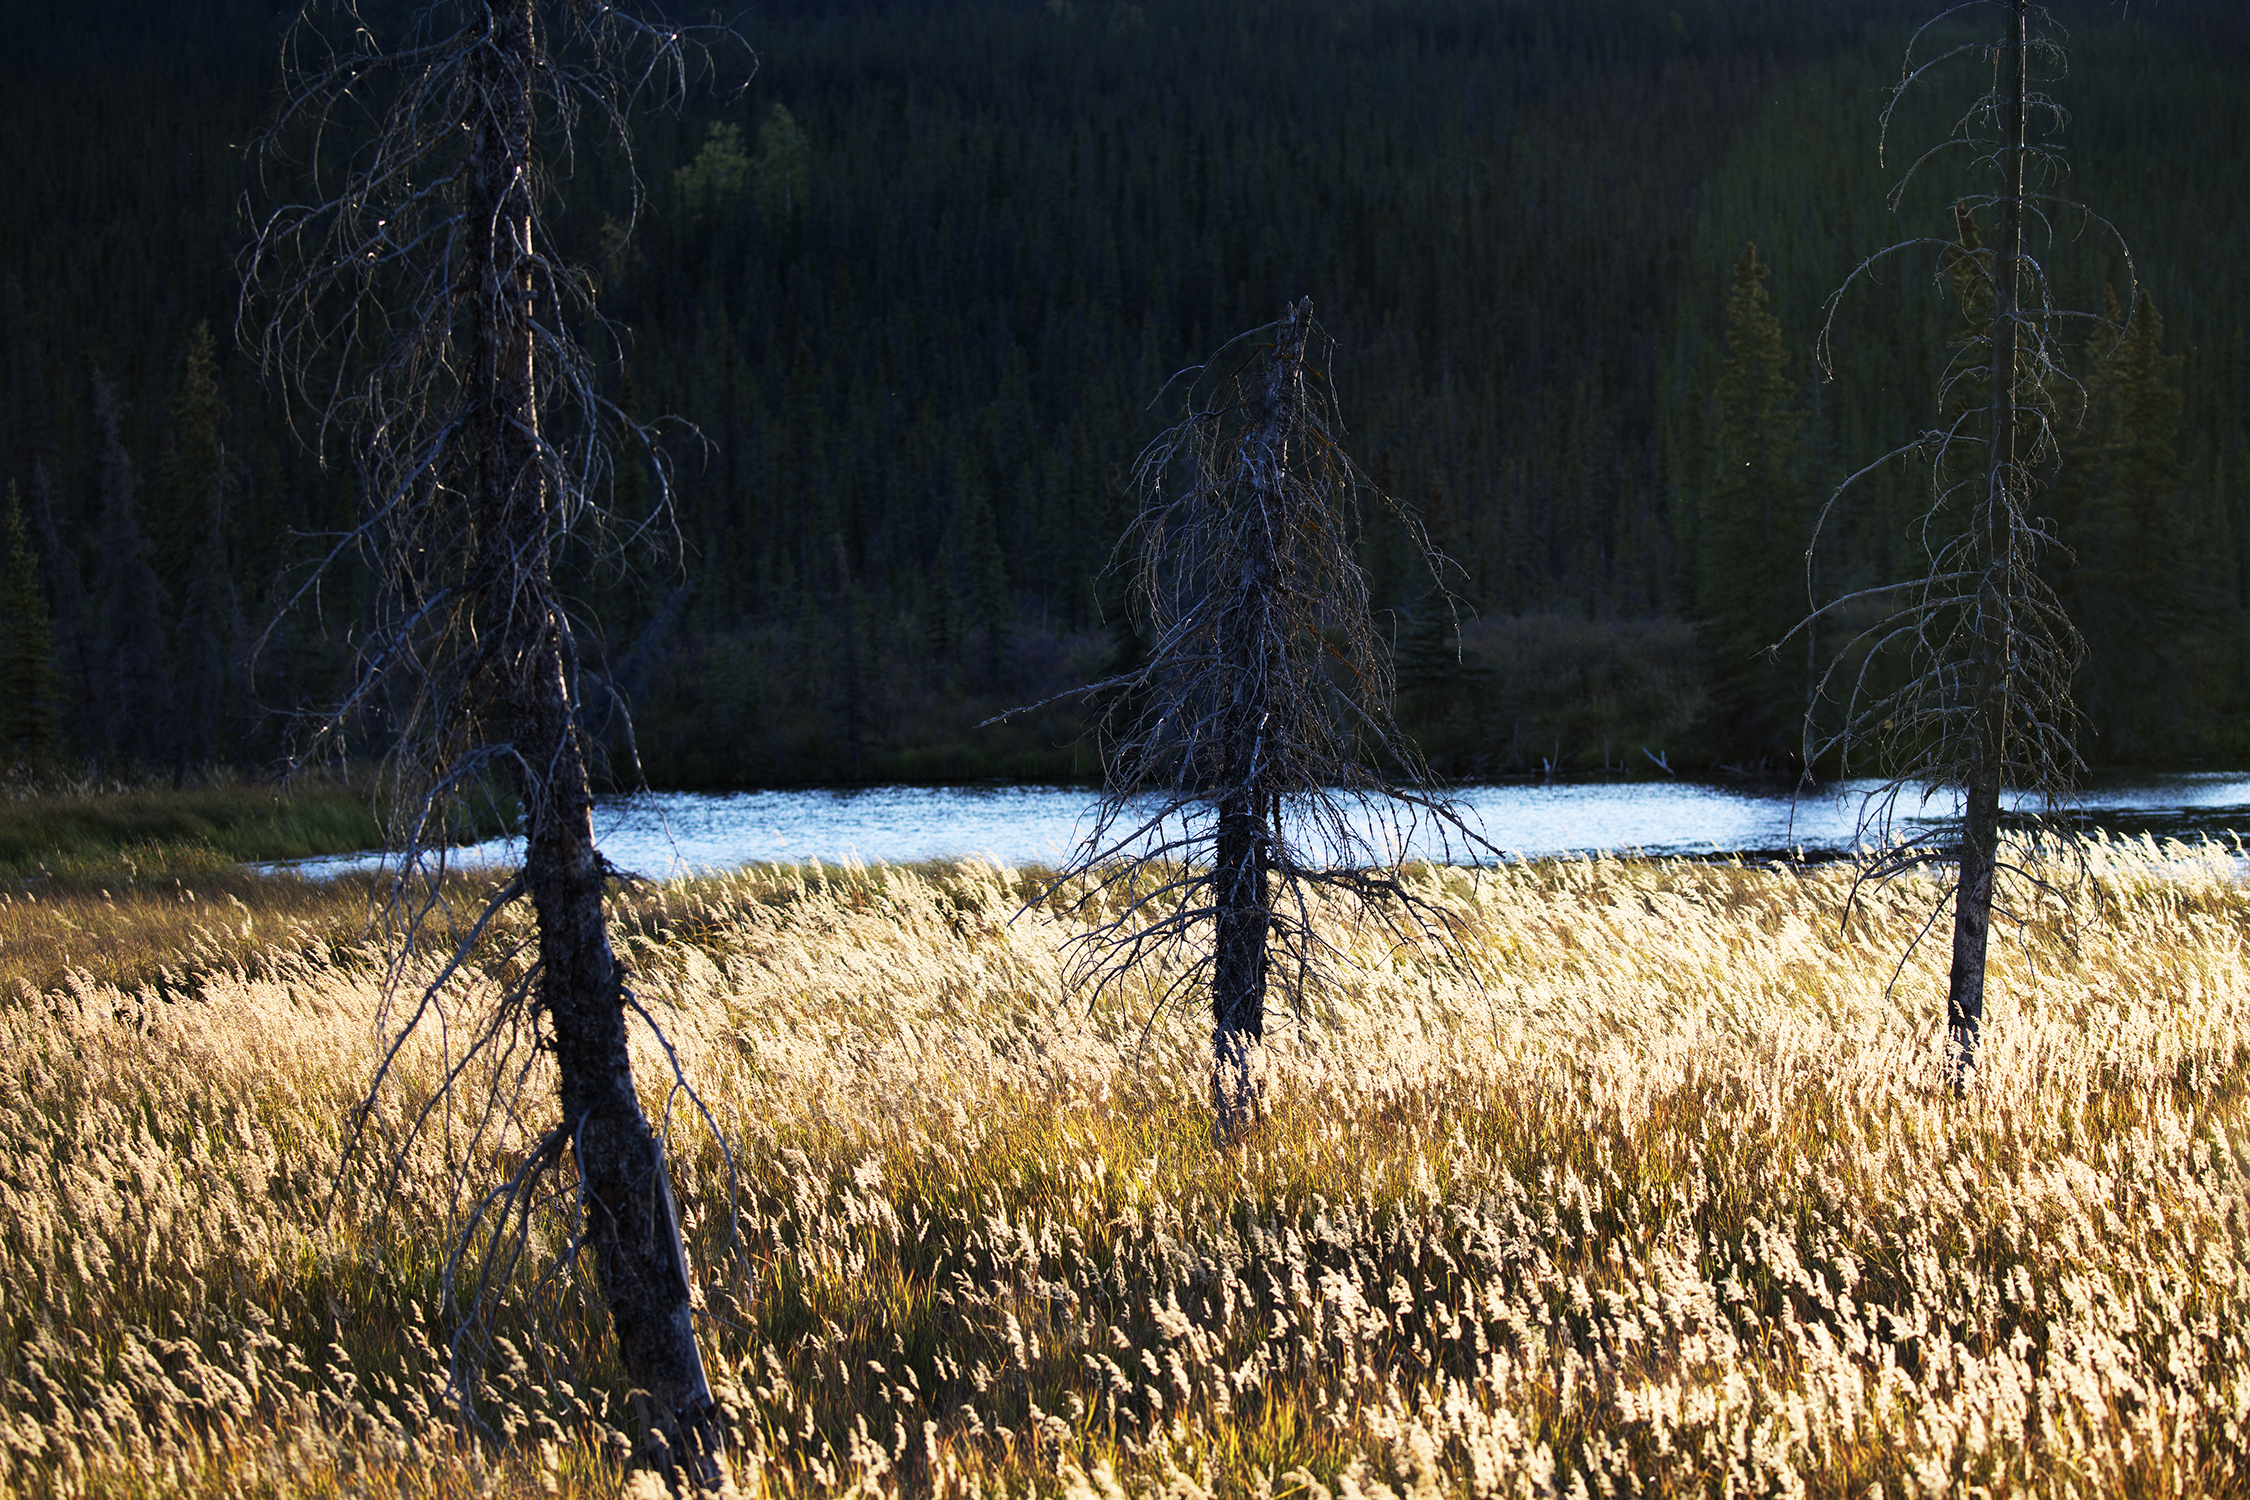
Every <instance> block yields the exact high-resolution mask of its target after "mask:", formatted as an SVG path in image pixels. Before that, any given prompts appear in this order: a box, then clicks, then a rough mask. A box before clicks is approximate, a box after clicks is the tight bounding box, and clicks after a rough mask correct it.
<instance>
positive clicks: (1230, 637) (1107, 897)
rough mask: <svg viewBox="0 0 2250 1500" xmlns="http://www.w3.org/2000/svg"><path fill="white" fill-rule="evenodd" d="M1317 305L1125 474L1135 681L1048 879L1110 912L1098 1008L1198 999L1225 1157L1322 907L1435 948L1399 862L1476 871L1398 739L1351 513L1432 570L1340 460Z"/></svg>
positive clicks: (1437, 797)
mask: <svg viewBox="0 0 2250 1500" xmlns="http://www.w3.org/2000/svg"><path fill="white" fill-rule="evenodd" d="M1327 348H1328V340H1327V338H1326V336H1325V335H1324V334H1322V333H1321V332H1320V330H1319V329H1318V328H1317V327H1316V326H1315V325H1314V323H1313V321H1312V304H1311V301H1310V299H1307V300H1305V301H1303V302H1299V303H1296V304H1294V305H1292V306H1290V307H1289V308H1288V309H1287V310H1286V311H1285V312H1284V314H1283V316H1282V318H1281V321H1280V322H1279V323H1277V324H1274V325H1272V326H1271V327H1270V328H1267V329H1260V330H1257V331H1256V332H1255V333H1252V334H1248V335H1245V336H1244V337H1243V338H1241V339H1238V340H1236V341H1235V342H1234V343H1232V344H1230V345H1229V346H1227V348H1226V349H1225V350H1223V351H1221V353H1220V355H1219V357H1218V359H1217V360H1215V361H1213V362H1212V363H1211V364H1208V365H1205V366H1203V367H1201V368H1200V369H1198V370H1195V371H1192V372H1190V373H1189V374H1188V375H1187V376H1186V378H1185V379H1184V381H1183V382H1182V383H1183V384H1184V386H1185V389H1186V394H1185V407H1186V410H1185V413H1184V414H1183V416H1182V417H1181V419H1180V420H1179V422H1178V423H1177V424H1175V425H1174V426H1172V427H1171V428H1169V429H1168V430H1166V431H1165V432H1164V433H1163V434H1162V435H1161V436H1159V437H1158V438H1157V439H1156V440H1155V441H1154V442H1153V443H1151V444H1150V445H1149V447H1148V448H1147V449H1146V450H1145V451H1144V452H1143V453H1142V454H1141V456H1140V459H1139V462H1138V463H1137V465H1136V466H1135V471H1134V474H1135V480H1136V482H1137V485H1138V488H1139V492H1140V499H1141V504H1140V509H1139V513H1138V515H1137V516H1136V517H1135V519H1134V521H1133V523H1132V525H1131V527H1130V529H1129V530H1128V532H1127V533H1126V535H1125V537H1124V538H1123V539H1122V540H1121V541H1120V542H1119V544H1118V550H1117V562H1116V563H1115V564H1113V566H1118V567H1121V568H1124V569H1127V570H1129V574H1130V580H1131V595H1130V597H1131V600H1132V610H1133V617H1134V621H1135V623H1136V624H1137V625H1138V626H1139V628H1140V630H1141V631H1142V633H1143V636H1144V638H1145V640H1146V642H1147V644H1146V648H1145V650H1144V652H1143V653H1142V656H1141V659H1140V661H1139V662H1138V664H1137V665H1135V666H1134V667H1132V668H1131V669H1130V670H1128V671H1126V672H1123V673H1120V674H1118V675H1116V676H1114V677H1111V678H1109V679H1108V680H1106V681H1103V682H1099V683H1096V684H1093V685H1092V686H1091V687H1089V688H1087V689H1084V690H1082V691H1084V692H1088V693H1097V694H1103V695H1106V696H1107V698H1108V706H1107V708H1106V711H1105V712H1104V714H1103V716H1102V719H1101V721H1100V725H1099V729H1098V731H1097V732H1098V733H1099V735H1100V739H1101V751H1102V763H1103V766H1104V785H1103V794H1102V798H1101V802H1100V805H1099V808H1098V810H1097V812H1096V815H1095V819H1094V825H1093V828H1092V831H1091V832H1090V833H1089V834H1088V836H1087V837H1086V839H1085V841H1084V842H1083V843H1082V844H1080V846H1079V848H1078V850H1077V852H1076V854H1075V856H1074V858H1073V859H1072V860H1071V862H1070V865H1069V867H1068V869H1067V870H1066V871H1065V872H1064V875H1063V882H1064V883H1066V884H1068V883H1071V882H1078V881H1083V882H1084V883H1083V884H1081V885H1078V886H1077V887H1076V889H1077V890H1078V892H1079V894H1078V895H1077V897H1076V900H1077V901H1078V903H1079V906H1080V908H1081V909H1082V910H1099V911H1104V912H1106V913H1108V915H1106V916H1104V918H1103V919H1102V920H1101V921H1099V922H1098V923H1097V924H1096V925H1095V926H1094V927H1093V928H1092V929H1091V930H1090V931H1089V933H1088V934H1087V935H1086V937H1085V938H1083V939H1082V940H1081V947H1080V949H1079V964H1078V969H1077V978H1078V979H1079V980H1080V981H1081V982H1082V983H1083V984H1086V985H1089V986H1092V987H1094V988H1095V989H1097V990H1098V989H1099V988H1100V987H1102V986H1104V985H1107V984H1111V983H1114V982H1117V981H1119V980H1121V979H1122V978H1123V977H1124V976H1126V975H1127V974H1129V973H1131V972H1134V971H1135V970H1137V969H1139V968H1140V967H1141V966H1142V965H1143V963H1144V962H1145V961H1148V960H1152V959H1155V958H1157V957H1159V956H1160V955H1161V956H1180V955H1186V956H1187V961H1186V963H1185V965H1184V967H1183V968H1182V969H1181V970H1180V975H1181V977H1180V978H1179V979H1178V981H1177V982H1176V983H1175V984H1174V985H1173V986H1172V988H1171V989H1170V990H1168V991H1167V992H1166V994H1165V996H1163V997H1162V998H1161V999H1160V1001H1159V1004H1163V1003H1168V1002H1169V1001H1170V1000H1171V999H1172V998H1174V997H1176V996H1179V995H1184V994H1186V993H1187V992H1189V991H1190V990H1193V989H1199V988H1203V987H1206V986H1207V987H1208V989H1209V993H1210V997H1211V1012H1212V1047H1213V1069H1212V1106H1213V1112H1214V1115H1215V1117H1216V1127H1217V1134H1218V1137H1219V1139H1220V1140H1222V1141H1226V1140H1231V1139H1233V1138H1234V1137H1235V1136H1237V1135H1238V1134H1239V1133H1240V1132H1241V1131H1242V1129H1244V1128H1245V1126H1246V1125H1247V1123H1248V1121H1249V1118H1250V1114H1251V1111H1252V1109H1253V1107H1254V1098H1253V1095H1252V1091H1251V1084H1250V1059H1249V1052H1248V1049H1249V1047H1250V1046H1251V1045H1252V1044H1253V1043H1255V1042H1257V1041H1258V1040H1259V1039H1261V1038H1262V1037H1263V1035H1264V1032H1265V1024H1266V997H1267V988H1268V982H1269V979H1273V978H1278V980H1279V982H1280V984H1281V986H1282V988H1283V991H1284V993H1285V994H1287V995H1288V996H1289V997H1290V998H1291V999H1292V1000H1298V999H1301V998H1302V996H1303V994H1304V988H1305V981H1306V978H1307V976H1308V975H1309V974H1310V973H1312V972H1313V971H1314V969H1315V968H1316V967H1317V965H1318V964H1319V962H1320V959H1321V957H1322V955H1323V953H1324V951H1325V948H1324V943H1323V939H1322V936H1321V933H1320V931H1319V928H1318V925H1317V923H1316V921H1315V918H1314V914H1313V910H1312V899H1313V894H1314V893H1315V892H1316V891H1318V890H1322V889H1328V890H1333V891H1339V892H1342V893H1345V894H1348V895H1350V896H1352V897H1356V898H1358V901H1359V903H1360V905H1361V908H1362V909H1363V911H1365V912H1367V913H1369V914H1372V915H1373V916H1374V917H1376V919H1377V920H1379V921H1381V922H1383V923H1385V924H1387V926H1388V928H1389V930H1390V931H1391V932H1392V934H1393V935H1394V937H1395V938H1396V940H1398V941H1400V942H1424V941H1430V940H1435V941H1437V942H1439V943H1440V944H1444V943H1446V942H1447V941H1448V940H1449V938H1450V936H1451V932H1452V929H1451V926H1450V924H1449V922H1448V919H1447V916H1446V913H1445V912H1444V910H1443V908H1442V907H1440V906H1439V905H1437V904H1435V903H1433V902H1431V901H1428V900H1425V899H1424V898H1423V897H1422V895H1421V894H1420V893H1419V891H1418V888H1417V886H1416V885H1415V883H1414V882H1413V881H1412V880H1411V879H1409V877H1408V874H1407V871H1406V868H1405V867H1406V864H1407V861H1408V857H1409V855H1410V853H1418V854H1419V855H1420V856H1421V857H1422V858H1425V859H1434V860H1450V859H1454V858H1460V857H1473V856H1474V855H1476V854H1478V853H1490V852H1491V850H1490V846H1489V845H1487V844H1486V843H1485V842H1484V841H1483V840H1482V839H1481V838H1480V837H1479V836H1478V835H1477V834H1475V833H1474V832H1472V831H1471V830H1470V829H1469V828H1468V827H1467V826H1466V825H1465V824H1464V823H1463V821H1462V819H1461V817H1460V815H1459V814H1458V813H1457V812H1456V811H1455V810H1454V808H1453V807H1452V805H1451V803H1450V802H1449V801H1448V800H1447V798H1446V797H1445V795H1444V793H1443V792H1442V790H1441V789H1440V788H1439V787H1438V786H1437V785H1436V782H1435V780H1434V779H1433V778H1432V776H1431V775H1430V773H1429V770H1428V767H1427V766H1426V765H1425V764H1424V762H1423V760H1422V758H1421V755H1420V753H1419V752H1418V751H1417V750H1416V749H1415V747H1414V745H1413V742H1412V741H1411V740H1409V739H1408V738H1407V737H1406V736H1405V735H1404V734H1402V733H1401V732H1400V731H1399V729H1398V727H1397V725H1396V724H1395V723H1394V722H1393V720H1392V718H1391V702H1392V697H1393V691H1394V683H1393V679H1392V674H1391V663H1390V653H1389V650H1388V647H1387V644H1386V643H1385V642H1384V641H1383V639H1382V638H1381V636H1380V635H1379V634H1378V633H1377V629H1376V624H1375V619H1374V615H1373V612H1372V610H1371V608H1370V605H1369V600H1368V593H1367V577H1366V574H1365V572H1364V571H1363V570H1362V569H1361V567H1360V565H1359V562H1358V558H1357V555H1356V547H1357V537H1356V532H1357V530H1358V527H1359V525H1360V520H1361V507H1362V506H1363V504H1365V505H1372V506H1375V507H1377V508H1380V509H1382V510H1384V511H1386V512H1388V513H1389V515H1390V516H1391V517H1392V518H1393V519H1395V520H1396V521H1398V522H1399V523H1400V524H1402V525H1403V526H1404V527H1405V528H1406V530H1407V532H1408V535H1409V537H1410V538H1411V540H1412V542H1413V544H1414V546H1415V548H1416V549H1417V551H1418V552H1419V554H1420V555H1421V556H1422V557H1423V559H1424V560H1425V561H1426V562H1428V563H1429V564H1430V566H1431V568H1432V571H1433V572H1436V571H1437V570H1438V569H1439V568H1441V567H1442V566H1444V560H1443V559H1442V558H1441V557H1439V556H1438V554H1437V553H1436V552H1435V550H1434V549H1433V548H1432V547H1431V545H1430V541H1429V538H1428V536H1427V535H1426V533H1425V532H1424V531H1423V529H1422V527H1421V525H1420V523H1419V522H1418V521H1417V520H1416V519H1415V518H1414V516H1413V514H1412V513H1411V512H1410V511H1407V510H1405V509H1404V508H1403V507H1400V506H1399V505H1397V504H1396V503H1395V502H1394V501H1392V500H1391V499H1390V497H1389V496H1386V495H1382V494H1380V493H1379V492H1377V491H1376V490H1375V489H1374V487H1373V486H1372V485H1370V484H1368V483H1367V481H1366V479H1365V477H1364V476H1363V475H1362V474H1361V473H1360V472H1359V470H1358V469H1357V468H1356V467H1355V466H1354V465H1353V464H1352V462H1351V460H1350V459H1349V458H1348V457H1347V456H1346V455H1345V453H1344V450H1343V448H1342V446H1341V443H1340V437H1341V434H1342V431H1343V424H1342V421H1341V418H1340V416H1339V414H1338V412H1337V408H1336V403H1335V397H1334V394H1333V388H1332V386H1331V384H1330V381H1329V372H1328V368H1327V362H1326V353H1327Z"/></svg>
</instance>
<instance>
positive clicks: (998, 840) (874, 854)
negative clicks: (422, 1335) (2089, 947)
mask: <svg viewBox="0 0 2250 1500" xmlns="http://www.w3.org/2000/svg"><path fill="white" fill-rule="evenodd" d="M1873 790H1874V784H1873V783H1864V782H1847V783H1843V784H1841V785H1837V786H1829V787H1822V788H1818V789H1815V790H1812V791H1807V792H1804V793H1801V794H1799V795H1796V796H1792V795H1790V793H1789V792H1788V790H1787V789H1786V788H1777V787H1772V786H1761V785H1755V784H1724V783H1710V782H1695V781H1686V780H1667V781H1607V782H1602V781H1576V782H1572V781H1554V782H1507V783H1496V784H1492V785H1483V786H1464V787H1459V788H1456V789H1455V792H1454V796H1455V799H1456V801H1457V803H1458V805H1459V806H1460V807H1461V809H1462V811H1463V814H1464V816H1465V819H1466V821H1467V822H1468V824H1469V826H1470V827H1471V828H1473V829H1475V830H1477V831H1478V832H1479V833H1480V834H1481V836H1482V837H1483V838H1484V839H1485V840H1486V841H1488V842H1489V844H1490V845H1491V846H1492V847H1493V848H1494V849H1497V850H1500V851H1502V852H1504V853H1505V854H1506V855H1509V856H1514V857H1537V856H1541V855H1556V854H1582V853H1594V852H1608V853H1637V854H1648V855H1675V856H1677V855H1688V856H1711V855H1723V854H1731V853H1743V854H1748V855H1752V856H1764V857H1772V856H1778V855H1782V854H1785V853H1788V852H1791V851H1803V852H1804V853H1806V854H1811V855H1825V854H1838V853H1845V852H1849V851H1850V850H1851V849H1853V848H1854V847H1856V846H1859V845H1861V844H1862V843H1863V841H1864V839H1865V837H1866V835H1867V833H1868V831H1869V830H1868V828H1867V827H1866V824H1865V821H1864V820H1865V817H1866V814H1867V811H1868V809H1867V796H1868V794H1869V793H1870V792H1872V791H1873ZM1092 805H1093V794H1092V793H1090V792H1089V791H1087V790H1086V789H1085V788H1083V787H1042V786H966V787H903V786H885V787H869V788H865V789H860V790H852V791H817V790H815V791H803V790H800V791H764V792H732V793H700V792H651V793H644V794H642V795H640V796H637V797H630V798H613V799H605V800H604V801H603V802H602V803H601V804H600V805H599V806H598V807H597V808H596V810H595V815H594V828H595V836H596V838H597V840H598V841H599V843H600V845H601V848H602V851H603V853H604V854H605V855H607V856H608V858H609V860H610V861H611V863H613V864H615V865H617V866H619V867H620V868H622V869H626V870H631V871H634V872H636V873H639V874H642V875H646V876H651V877H657V878H662V877H666V876H672V875H680V874H685V873H689V872H692V871H699V870H713V869H730V868H733V867H735V866H737V865H742V864H749V863H758V862H775V861H790V862H802V861H807V860H819V861H821V862H823V863H830V864H834V863H841V862H845V861H851V860H858V861H863V862H867V863H875V862H878V861H889V862H906V861H912V860H925V859H943V858H961V857H979V858H986V859H991V860H994V861H997V862H999V863H1002V864H1007V865H1021V864H1043V865H1055V864H1059V863H1061V862H1062V861H1063V860H1064V859H1066V858H1068V856H1069V853H1070V851H1071V850H1072V849H1073V848H1074V847H1075V846H1076V844H1077V842H1078V840H1079V839H1080V838H1082V837H1083V836H1084V834H1085V831H1086V827H1087V822H1088V814H1089V811H1090V809H1091V808H1092ZM2080 810H2081V813H2082V815H2083V816H2084V819H2085V821H2086V822H2087V823H2088V824H2090V825H2093V826H2097V827H2102V828H2107V829H2110V830H2112V831H2115V832H2121V833H2135V834H2139V833H2150V834H2155V835H2157V836H2158V837H2163V838H2185V839H2191V840H2192V839H2197V838H2202V837H2212V838H2221V839H2225V838H2227V837H2228V836H2229V835H2230V834H2231V833H2232V832H2233V831H2234V830H2238V829H2239V830H2243V831H2245V832H2250V775H2246V774H2243V773H2239V772H2190V773H2175V774H2162V775H2139V776H2111V777H2104V778H2101V779H2098V780H2097V781H2096V782H2095V783H2094V784H2093V785H2092V786H2090V787H2089V788H2088V789H2087V790H2086V792H2085V793H2084V794H2083V795H2082V797H2081V799H2080ZM1951 811H1952V802H1951V799H1950V798H1949V797H1946V798H1940V799H1938V800H1936V801H1933V802H1931V803H1927V804H1925V803H1923V802H1922V800H1921V799H1920V798H1919V797H1917V796H1915V795H1913V794H1911V793H1909V794H1908V795H1907V796H1906V797H1905V798H1904V799H1903V801H1902V802H1901V803H1900V804H1899V806H1898V808H1897V815H1896V817H1895V819H1894V821H1893V823H1892V827H1891V832H1892V833H1893V834H1894V835H1908V836H1911V835H1913V834H1915V833H1919V832H1923V831H1926V830H1928V829H1930V828H1932V827H1933V826H1937V825H1938V824H1939V823H1940V822H1941V821H1942V819H1943V818H1945V817H1947V816H1949V815H1950V814H1951ZM1410 848H1411V849H1412V850H1413V851H1414V852H1417V853H1434V852H1436V850H1435V846H1433V845H1431V844H1429V843H1428V841H1427V840H1417V841H1415V842H1414V843H1412V844H1411V845H1410ZM519 856H520V846H519V845H518V844H517V842H516V841H514V840H510V839H494V840H491V841H489V842H486V843H483V844H478V845H475V846H472V847H470V848H467V849H463V850H457V851H455V852H454V854H453V856H452V857H453V859H454V860H456V861H461V862H470V863H484V864H505V863H510V862H513V861H514V860H515V859H516V858H518V857H519ZM1486 857H1490V856H1486ZM380 860H381V855H380V854H377V853H372V852H370V853H362V854H349V855H339V856H335V857H332V858H326V859H315V860H304V861H298V862H295V863H293V864H291V865H289V866H285V867H273V868H288V869H293V870H295V871H298V872H299V873H302V874H306V875H313V876H320V875H332V874H337V873H340V872H343V871H346V870H360V869H367V868H371V867H373V866H375V865H377V864H379V863H380Z"/></svg>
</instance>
